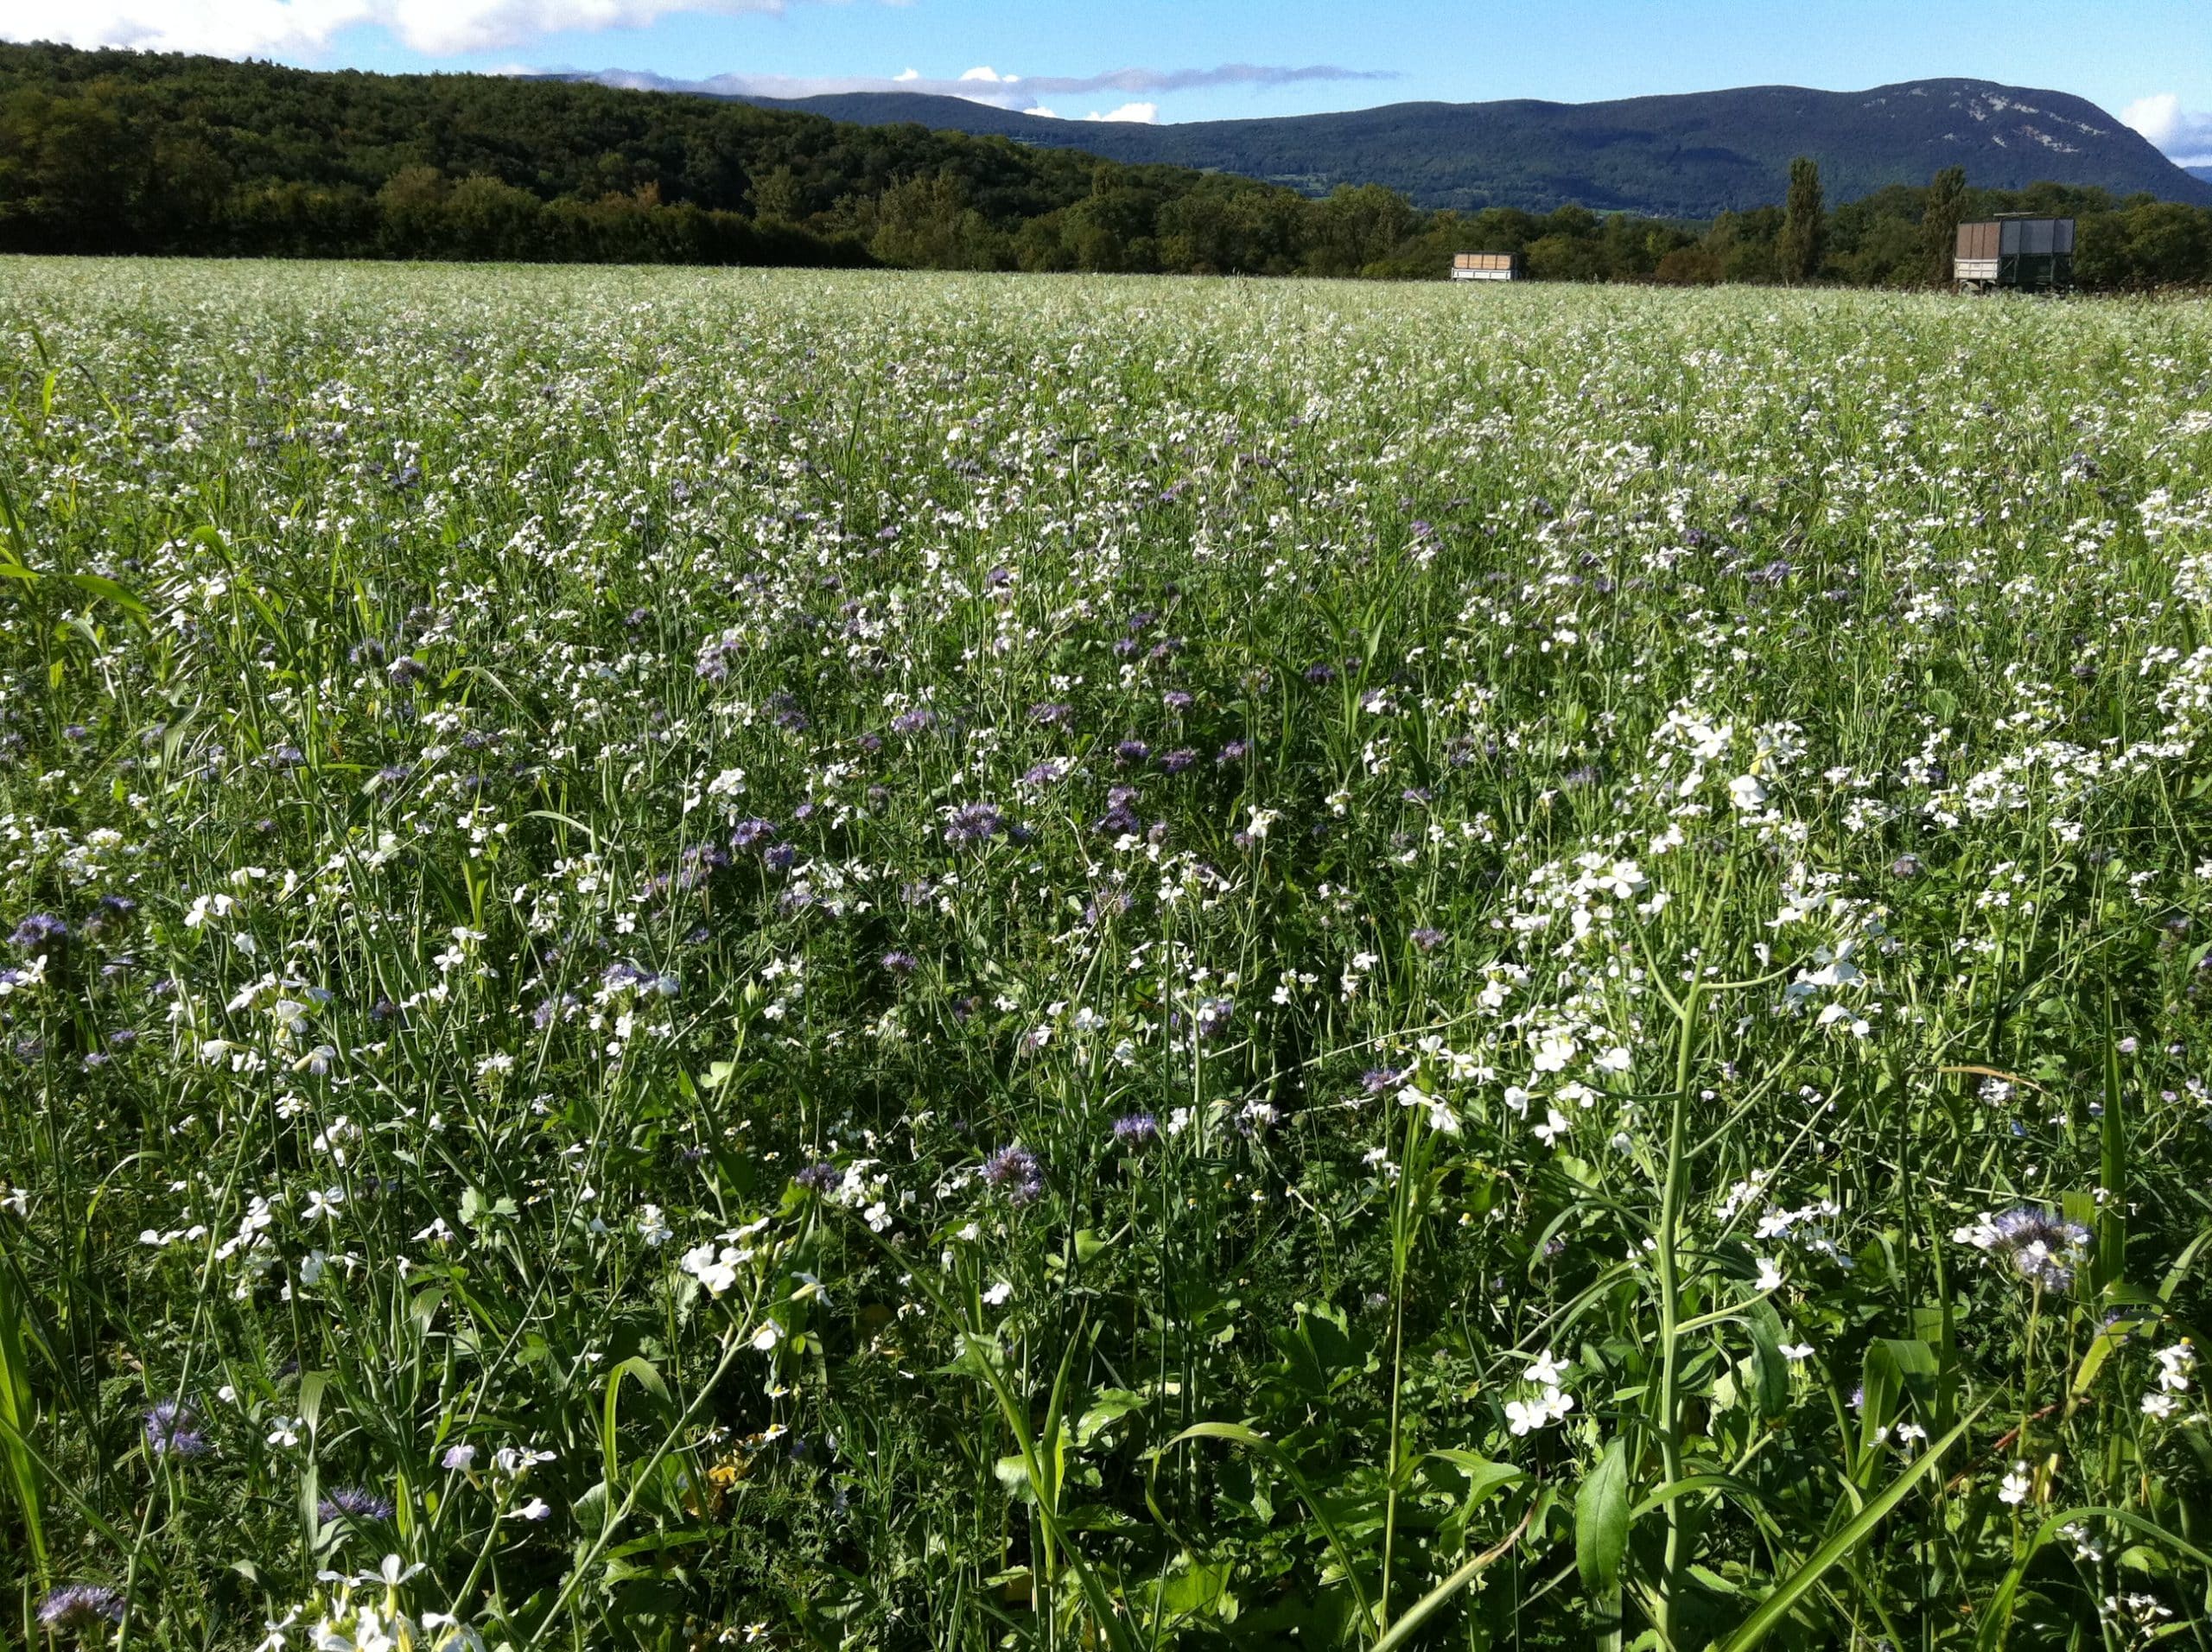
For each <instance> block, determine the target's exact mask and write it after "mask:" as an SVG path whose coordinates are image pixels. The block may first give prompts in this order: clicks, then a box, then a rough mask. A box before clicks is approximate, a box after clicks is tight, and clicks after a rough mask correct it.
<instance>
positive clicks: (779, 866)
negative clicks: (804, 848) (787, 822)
mask: <svg viewBox="0 0 2212 1652" xmlns="http://www.w3.org/2000/svg"><path fill="white" fill-rule="evenodd" d="M797 860H798V850H797V849H795V848H792V847H791V845H790V844H788V843H772V844H770V845H769V846H768V848H767V849H766V851H765V852H764V853H763V854H762V855H761V856H760V864H761V865H763V866H765V867H767V868H768V870H769V871H771V872H788V871H790V870H791V863H792V862H793V861H797Z"/></svg>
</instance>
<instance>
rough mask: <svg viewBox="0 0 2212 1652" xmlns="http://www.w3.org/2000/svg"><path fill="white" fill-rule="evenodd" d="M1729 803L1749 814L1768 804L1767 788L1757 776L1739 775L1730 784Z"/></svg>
mask: <svg viewBox="0 0 2212 1652" xmlns="http://www.w3.org/2000/svg"><path fill="white" fill-rule="evenodd" d="M1728 801H1729V802H1731V803H1732V804H1735V805H1736V807H1737V808H1738V809H1740V810H1743V811H1744V812H1745V814H1749V813H1751V810H1754V809H1757V808H1759V807H1760V806H1761V805H1762V804H1764V803H1765V802H1766V787H1765V786H1764V785H1762V784H1760V781H1759V778H1758V776H1757V775H1756V774H1739V775H1738V776H1737V777H1736V778H1734V779H1732V780H1731V781H1730V782H1729V783H1728Z"/></svg>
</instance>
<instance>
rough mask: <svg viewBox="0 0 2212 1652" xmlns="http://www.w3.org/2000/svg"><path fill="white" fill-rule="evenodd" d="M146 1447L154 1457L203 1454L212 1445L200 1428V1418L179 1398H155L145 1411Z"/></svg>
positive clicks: (199, 1455) (198, 1455)
mask: <svg viewBox="0 0 2212 1652" xmlns="http://www.w3.org/2000/svg"><path fill="white" fill-rule="evenodd" d="M146 1449H147V1450H148V1451H149V1452H153V1454H154V1455H155V1456H156V1457H182V1458H189V1457H205V1456H207V1454H208V1453H209V1452H212V1451H213V1450H214V1449H215V1447H214V1446H213V1444H211V1443H210V1442H209V1440H208V1439H207V1435H205V1434H203V1433H200V1419H199V1417H198V1416H197V1415H196V1414H194V1411H193V1409H192V1407H190V1406H188V1405H186V1404H185V1403H184V1402H183V1401H179V1400H158V1401H155V1403H154V1406H153V1408H152V1409H151V1410H149V1411H148V1412H147V1413H146Z"/></svg>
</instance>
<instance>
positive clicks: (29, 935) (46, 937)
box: [8, 912, 69, 952]
mask: <svg viewBox="0 0 2212 1652" xmlns="http://www.w3.org/2000/svg"><path fill="white" fill-rule="evenodd" d="M68 938H69V925H68V924H65V923H63V922H62V921H61V920H60V918H56V917H55V916H54V914H53V913H52V912H33V913H32V914H31V915H30V916H29V918H25V919H23V921H22V923H20V924H16V932H15V933H14V934H13V935H10V937H8V940H9V943H10V944H11V945H14V946H19V947H21V948H22V950H24V951H26V952H41V951H44V950H46V949H48V947H52V946H56V945H59V944H60V943H61V942H63V941H66V940H67V939H68Z"/></svg>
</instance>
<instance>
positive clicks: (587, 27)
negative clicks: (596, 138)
mask: <svg viewBox="0 0 2212 1652" xmlns="http://www.w3.org/2000/svg"><path fill="white" fill-rule="evenodd" d="M783 9H784V7H783V0H8V3H7V5H6V6H5V7H4V9H0V37H5V38H7V39H10V40H50V41H60V42H62V43H63V44H65V45H70V46H129V47H136V48H139V49H141V50H145V51H168V52H208V53H212V54H215V55H217V56H219V57H244V56H246V55H248V54H262V53H272V52H314V51H316V50H319V49H321V48H323V47H325V46H327V45H328V44H329V42H330V41H331V39H332V37H333V36H334V35H337V34H338V33H340V31H341V30H344V29H353V28H357V27H359V26H362V25H368V26H371V27H377V28H382V29H388V30H390V31H391V34H392V35H394V36H396V37H397V39H398V40H399V41H400V42H401V43H402V44H404V45H405V46H407V47H409V48H412V49H413V50H415V51H418V52H422V53H424V54H428V55H429V56H433V57H447V56H451V55H452V54H455V53H458V52H480V51H490V50H496V49H497V48H501V47H508V46H518V45H521V44H523V43H524V42H526V41H533V40H537V39H538V38H540V37H542V36H543V35H550V34H556V33H560V32H563V31H565V30H570V29H574V30H577V31H580V32H583V33H592V32H595V31H597V30H600V29H637V28H642V27H644V26H645V25H646V24H648V23H651V22H654V21H655V20H657V19H658V18H660V17H664V16H669V15H670V14H671V13H675V12H685V11H690V12H712V13H715V14H718V15H721V16H731V15H734V14H736V13H741V12H780V11H781V10H783Z"/></svg>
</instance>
